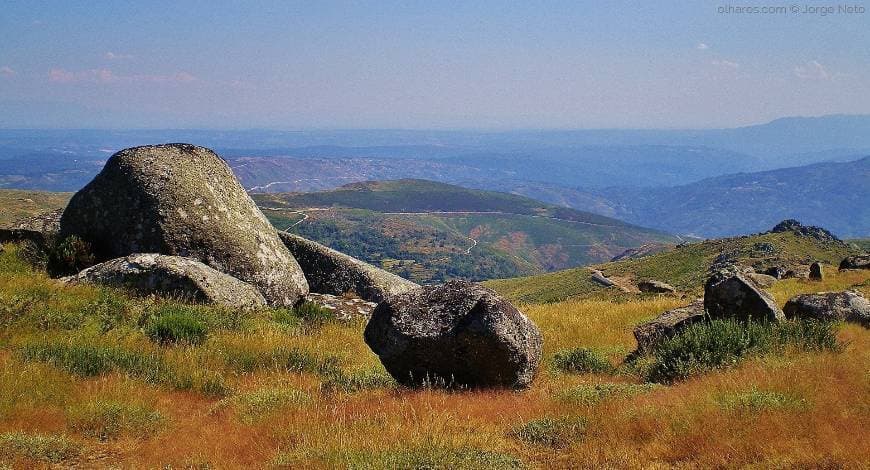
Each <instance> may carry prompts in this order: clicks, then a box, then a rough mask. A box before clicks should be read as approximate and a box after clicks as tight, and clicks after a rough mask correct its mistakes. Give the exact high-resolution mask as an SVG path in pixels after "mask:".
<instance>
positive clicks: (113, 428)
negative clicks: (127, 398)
mask: <svg viewBox="0 0 870 470" xmlns="http://www.w3.org/2000/svg"><path fill="white" fill-rule="evenodd" d="M68 416H69V419H70V423H71V427H72V428H73V429H74V430H76V431H78V432H81V433H82V434H84V435H85V436H89V437H95V438H98V439H100V440H103V441H105V440H109V439H114V438H116V437H118V436H120V435H121V434H128V435H135V436H142V435H147V434H152V433H154V432H156V431H157V430H158V429H159V428H160V426H161V425H162V424H163V421H164V418H163V415H161V414H160V413H159V412H158V411H156V410H154V409H152V408H150V407H148V406H145V405H144V404H141V403H122V402H118V401H112V400H109V401H104V400H97V401H91V402H88V403H84V404H81V405H78V406H74V407H72V408H71V409H70V410H69V411H68Z"/></svg>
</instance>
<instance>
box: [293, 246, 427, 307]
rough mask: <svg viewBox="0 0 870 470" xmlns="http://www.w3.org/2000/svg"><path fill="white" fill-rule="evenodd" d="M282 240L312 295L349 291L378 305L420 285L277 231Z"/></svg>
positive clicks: (330, 249) (340, 293) (339, 293)
mask: <svg viewBox="0 0 870 470" xmlns="http://www.w3.org/2000/svg"><path fill="white" fill-rule="evenodd" d="M279 236H280V238H281V241H282V242H284V245H286V246H287V248H288V249H289V250H290V253H291V254H292V255H293V256H294V257H295V258H296V261H298V262H299V266H300V267H301V268H302V272H303V273H305V277H306V278H307V279H308V285H309V287H310V289H311V292H316V293H319V294H331V295H342V294H346V293H348V292H351V293H354V294H356V295H358V296H359V297H360V298H362V299H364V300H368V301H370V302H380V301H382V300H384V299H386V298H387V297H389V296H391V295H396V294H401V293H404V292H408V291H410V290H413V289H416V288H418V287H420V286H419V285H417V284H415V283H413V282H411V281H408V280H406V279H404V278H401V277H399V276H396V275H395V274H393V273H390V272H387V271H384V270H383V269H379V268H376V267H374V266H372V265H370V264H368V263H365V262H363V261H360V260H358V259H356V258H354V257H352V256H348V255H346V254H344V253H341V252H339V251H336V250H333V249H332V248H329V247H327V246H323V245H321V244H320V243H317V242H313V241H311V240H307V239H305V238H302V237H300V236H298V235H293V234H291V233H286V232H279Z"/></svg>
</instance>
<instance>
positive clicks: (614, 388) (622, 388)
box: [556, 383, 660, 405]
mask: <svg viewBox="0 0 870 470" xmlns="http://www.w3.org/2000/svg"><path fill="white" fill-rule="evenodd" d="M658 387H660V385H658V384H652V383H645V384H631V383H597V384H584V385H580V386H577V387H573V388H569V389H567V390H563V391H561V392H558V393H557V394H556V398H558V399H559V400H562V401H566V402H570V403H578V404H583V405H595V404H597V403H600V402H602V401H604V400H606V399H609V398H629V397H633V396H635V395H639V394H641V393H646V392H649V391H651V390H655V389H656V388H658Z"/></svg>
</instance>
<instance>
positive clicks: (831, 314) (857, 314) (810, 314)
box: [783, 291, 870, 328]
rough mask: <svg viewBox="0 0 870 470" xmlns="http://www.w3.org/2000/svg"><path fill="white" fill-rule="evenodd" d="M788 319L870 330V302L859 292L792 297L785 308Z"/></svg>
mask: <svg viewBox="0 0 870 470" xmlns="http://www.w3.org/2000/svg"><path fill="white" fill-rule="evenodd" d="M783 311H784V312H785V316H786V317H788V318H815V319H817V320H842V321H850V322H855V323H860V324H862V325H864V326H865V327H868V328H870V302H868V301H867V299H866V298H864V296H862V295H861V294H860V293H858V292H853V291H845V292H821V293H819V294H801V295H797V296H794V297H792V298H791V299H789V300H788V302H786V303H785V307H783Z"/></svg>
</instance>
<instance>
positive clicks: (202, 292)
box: [62, 253, 266, 309]
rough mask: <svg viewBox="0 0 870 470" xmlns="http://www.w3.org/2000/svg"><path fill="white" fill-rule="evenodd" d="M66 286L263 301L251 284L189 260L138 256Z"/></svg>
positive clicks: (242, 304)
mask: <svg viewBox="0 0 870 470" xmlns="http://www.w3.org/2000/svg"><path fill="white" fill-rule="evenodd" d="M62 281H63V282H65V283H68V284H78V283H93V284H101V285H106V286H113V287H123V288H126V289H130V290H132V291H134V292H136V293H137V294H140V295H152V294H156V295H162V296H167V297H174V298H181V299H184V300H187V301H194V302H202V303H212V304H220V305H225V306H228V307H233V308H242V309H250V308H256V307H259V306H263V305H265V304H266V300H265V299H264V298H263V296H262V294H260V291H258V290H257V288H255V287H254V286H252V285H251V284H248V283H246V282H242V281H240V280H238V279H236V278H234V277H232V276H229V275H227V274H224V273H222V272H219V271H217V270H215V269H213V268H210V267H208V266H206V265H205V264H203V263H200V262H199V261H197V260H194V259H191V258H182V257H179V256H166V255H159V254H155V253H139V254H134V255H130V256H125V257H123V258H116V259H113V260H109V261H106V262H104V263H100V264H97V265H94V266H91V267H90V268H87V269H85V270H84V271H82V272H80V273H78V274H76V275H73V276H69V277H65V278H62Z"/></svg>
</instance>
